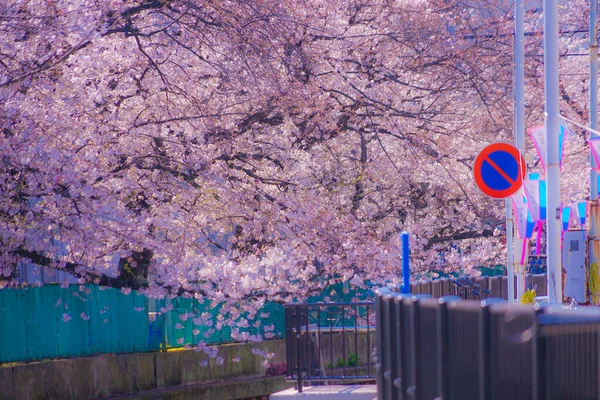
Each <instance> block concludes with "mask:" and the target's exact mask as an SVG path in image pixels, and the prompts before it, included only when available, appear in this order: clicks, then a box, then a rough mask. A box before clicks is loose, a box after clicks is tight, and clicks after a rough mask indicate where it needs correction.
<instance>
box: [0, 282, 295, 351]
mask: <svg viewBox="0 0 600 400" xmlns="http://www.w3.org/2000/svg"><path fill="white" fill-rule="evenodd" d="M169 310H170V311H169ZM203 313H206V314H204V317H205V318H204V321H199V320H198V319H196V321H194V317H201V316H202V314H203ZM217 313H218V309H214V308H212V309H211V308H210V302H209V301H206V302H205V303H199V302H198V301H197V300H194V299H188V298H175V299H170V300H154V299H148V298H147V297H146V296H143V295H139V294H137V292H131V293H130V294H128V295H125V294H123V293H121V291H119V290H115V289H102V288H100V287H98V286H95V285H86V286H79V285H71V286H69V287H68V288H66V289H63V288H61V287H60V286H58V285H45V286H42V287H35V288H31V287H30V288H27V289H4V290H0V363H6V362H17V361H32V360H41V359H51V358H65V357H81V356H89V355H94V354H101V353H132V352H146V351H158V350H164V349H167V348H172V347H183V346H185V345H196V344H198V343H200V342H201V341H204V342H205V343H207V344H220V343H223V342H230V341H232V338H231V328H230V327H228V326H222V327H220V326H218V325H219V324H218V320H217V319H216V317H217ZM257 321H260V325H259V326H253V324H254V323H256V322H257ZM195 322H196V323H199V322H201V323H199V324H196V323H195ZM265 326H268V328H267V330H268V331H269V332H270V333H272V334H273V335H274V337H282V336H283V334H284V332H285V322H284V310H283V306H281V305H279V304H277V303H268V304H266V305H265V307H264V309H263V310H261V311H260V312H259V313H258V314H257V316H256V318H255V319H254V320H253V321H250V327H248V328H240V331H246V332H248V333H250V334H255V333H258V332H261V333H262V332H265ZM219 328H220V329H219Z"/></svg>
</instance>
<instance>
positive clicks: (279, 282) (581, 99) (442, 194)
mask: <svg viewBox="0 0 600 400" xmlns="http://www.w3.org/2000/svg"><path fill="white" fill-rule="evenodd" d="M585 4H586V3H584V2H583V1H582V0H577V1H569V2H564V4H562V5H563V7H562V8H561V15H560V18H561V23H562V24H563V27H562V28H561V29H563V34H562V36H561V38H562V39H561V54H566V53H580V52H582V51H583V49H584V45H585V40H584V37H583V35H581V34H579V33H577V31H578V28H579V27H585V26H587V20H586V19H585V15H584V14H585V13H584V12H581V10H582V9H587V8H586V7H587V6H586V5H585ZM511 5H512V3H511V2H505V1H500V0H498V1H491V2H490V1H487V0H486V1H483V0H478V1H474V2H470V3H469V6H467V5H465V3H464V2H463V1H460V0H445V1H438V0H432V1H419V0H403V1H396V2H390V1H387V0H369V1H366V0H358V1H353V2H347V1H345V0H327V1H324V0H315V1H296V0H294V1H291V0H284V1H279V0H278V1H273V0H266V1H262V0H261V1H258V0H250V1H237V0H231V1H221V0H219V1H215V0H169V1H166V0H152V1H146V0H131V1H127V2H123V1H116V0H98V1H95V2H92V3H90V2H86V1H82V0H75V1H62V0H59V1H54V0H34V1H29V2H22V1H20V0H7V1H3V2H1V3H0V13H1V14H2V16H3V18H2V19H1V20H0V54H2V57H1V60H0V104H2V110H3V112H2V113H0V124H1V127H0V128H1V130H0V158H1V160H2V162H1V163H0V165H1V167H0V267H1V268H2V271H1V272H0V275H2V276H4V278H3V279H2V280H0V282H2V283H0V285H9V284H10V276H11V274H12V270H13V269H14V267H15V265H16V263H17V262H21V261H26V260H31V261H33V262H35V263H37V264H40V265H45V266H48V267H52V268H58V269H62V270H66V271H69V272H70V273H72V274H74V275H75V276H77V277H78V278H80V279H81V281H82V282H86V281H89V282H96V283H99V284H102V285H108V286H112V287H116V288H122V287H123V288H125V289H124V290H125V291H127V290H129V289H139V290H140V291H142V292H144V293H146V294H147V295H149V296H152V297H164V296H171V295H175V294H180V295H185V296H195V297H196V298H198V299H200V300H202V299H203V298H209V299H211V300H213V301H214V303H215V305H216V304H217V303H223V302H224V303H225V304H224V305H223V307H222V308H221V309H220V310H221V312H222V313H223V315H225V314H227V315H228V316H229V317H228V318H227V320H223V321H221V322H220V327H222V326H223V325H226V324H229V325H233V326H235V324H237V323H243V324H250V323H253V317H254V316H255V315H256V313H257V310H258V309H260V307H262V302H263V301H264V300H265V299H269V300H275V301H290V300H291V299H293V298H297V299H301V298H304V297H306V296H308V295H309V294H311V293H314V292H315V291H318V290H319V289H320V288H321V287H323V286H324V285H327V284H334V283H336V282H341V281H350V282H351V284H352V285H355V286H362V285H363V283H364V282H365V281H371V282H372V283H373V284H375V285H377V284H380V283H381V282H383V281H386V280H397V275H398V274H397V270H398V266H399V265H400V252H399V250H398V249H399V246H400V242H399V237H398V234H399V233H400V232H401V231H404V230H406V231H409V232H410V233H411V263H412V267H413V269H414V270H415V271H421V272H424V271H426V270H429V269H439V270H441V271H443V272H445V273H448V272H452V271H455V270H458V269H470V268H473V267H475V266H479V265H495V264H497V263H498V262H501V261H502V260H503V259H504V249H503V247H502V245H501V236H502V234H503V233H502V232H503V221H504V203H503V202H498V201H493V200H491V199H488V198H486V197H485V196H483V195H482V194H481V193H480V192H479V190H478V189H477V188H476V187H475V185H474V184H473V180H472V172H471V167H472V162H473V160H474V157H475V156H476V154H477V153H478V151H479V150H480V149H482V148H483V147H484V146H485V145H487V144H489V143H490V142H495V141H507V142H511V141H512V130H513V120H512V101H511V88H512V55H513V51H512V40H513V37H512V32H513V23H512V6H511ZM541 17H542V14H541V12H540V10H538V9H536V8H535V7H534V8H531V9H528V12H527V21H526V25H527V28H526V29H527V30H528V31H531V32H533V33H532V34H531V35H528V36H527V42H526V46H527V54H528V55H529V56H528V57H527V64H526V69H527V74H526V75H527V82H526V83H527V87H528V89H527V99H526V105H527V110H526V116H527V124H528V126H533V125H534V124H539V123H541V122H542V121H543V109H542V104H543V101H542V100H543V87H542V83H543V82H542V78H541V68H542V58H541V57H540V55H541V49H540V45H541V40H540V35H539V34H538V32H540V31H541V22H542V19H541ZM569 32H571V33H569ZM584 64H585V63H583V62H582V61H581V58H580V57H563V58H562V59H561V73H562V75H561V77H562V81H561V87H560V90H561V107H562V109H563V110H564V112H565V113H566V114H567V115H568V116H570V117H571V118H575V119H577V120H579V121H581V122H584V121H583V119H585V113H586V110H587V107H588V106H587V104H588V102H589V100H588V95H587V93H586V90H587V89H586V79H587V78H586V76H587V75H586V74H587V70H586V69H585V65H584ZM584 72H585V73H584ZM573 138H574V139H575V140H572V139H573ZM583 139H584V135H583V133H581V132H579V131H577V132H575V133H574V134H573V135H572V136H571V139H570V142H569V143H567V145H566V155H565V165H564V171H565V182H568V185H565V187H564V188H563V193H564V196H565V198H564V199H563V200H564V201H565V202H568V201H569V200H570V199H572V198H581V197H582V196H585V194H586V193H587V192H586V191H587V189H584V188H586V185H585V183H584V182H585V181H586V179H587V173H588V168H587V167H586V165H587V162H588V160H587V153H586V152H585V151H584V150H585V149H586V146H587V145H586V143H585V140H583ZM528 146H529V149H530V150H531V149H532V144H531V143H529V144H528ZM529 166H530V167H531V168H532V169H539V168H540V166H539V160H538V159H537V158H535V157H534V158H532V159H531V160H530V165H529ZM569 174H570V175H569ZM243 312H248V318H245V319H244V321H245V322H240V321H239V319H240V316H241V315H242V313H243Z"/></svg>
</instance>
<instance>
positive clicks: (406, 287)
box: [400, 232, 410, 293]
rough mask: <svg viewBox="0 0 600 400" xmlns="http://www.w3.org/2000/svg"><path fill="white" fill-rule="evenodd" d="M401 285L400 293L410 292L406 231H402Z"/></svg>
mask: <svg viewBox="0 0 600 400" xmlns="http://www.w3.org/2000/svg"><path fill="white" fill-rule="evenodd" d="M400 237H401V238H402V287H401V288H400V292H401V293H410V260H409V257H410V256H409V253H410V252H409V249H408V232H402V234H401V235H400Z"/></svg>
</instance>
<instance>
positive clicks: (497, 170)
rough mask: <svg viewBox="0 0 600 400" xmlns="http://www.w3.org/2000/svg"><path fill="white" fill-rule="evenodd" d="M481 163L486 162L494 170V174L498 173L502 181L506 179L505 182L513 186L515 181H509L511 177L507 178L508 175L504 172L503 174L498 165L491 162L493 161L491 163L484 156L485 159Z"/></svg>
mask: <svg viewBox="0 0 600 400" xmlns="http://www.w3.org/2000/svg"><path fill="white" fill-rule="evenodd" d="M483 161H486V162H488V163H489V164H490V165H491V166H492V168H494V169H495V170H496V172H497V173H499V174H500V175H502V177H503V178H504V179H506V180H507V181H508V183H510V184H511V186H512V185H514V184H515V181H514V180H513V179H511V177H510V176H508V175H507V174H506V172H504V171H503V170H502V168H500V167H499V166H498V164H496V163H495V162H493V161H492V159H491V158H490V157H489V156H485V158H484V159H483Z"/></svg>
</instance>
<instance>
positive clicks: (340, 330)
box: [284, 302, 375, 392]
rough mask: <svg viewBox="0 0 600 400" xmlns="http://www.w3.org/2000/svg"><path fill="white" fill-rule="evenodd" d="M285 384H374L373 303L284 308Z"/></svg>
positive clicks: (294, 304)
mask: <svg viewBox="0 0 600 400" xmlns="http://www.w3.org/2000/svg"><path fill="white" fill-rule="evenodd" d="M284 307H285V321H286V355H287V376H288V380H294V381H296V382H297V388H298V391H299V392H302V387H303V385H304V383H306V382H322V383H331V382H332V381H340V380H342V381H349V380H350V381H374V380H375V366H374V364H373V362H372V350H373V347H374V344H375V343H374V339H375V337H374V335H375V326H374V323H375V314H374V310H373V302H356V303H310V304H306V303H304V304H296V303H293V304H286V305H284Z"/></svg>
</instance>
